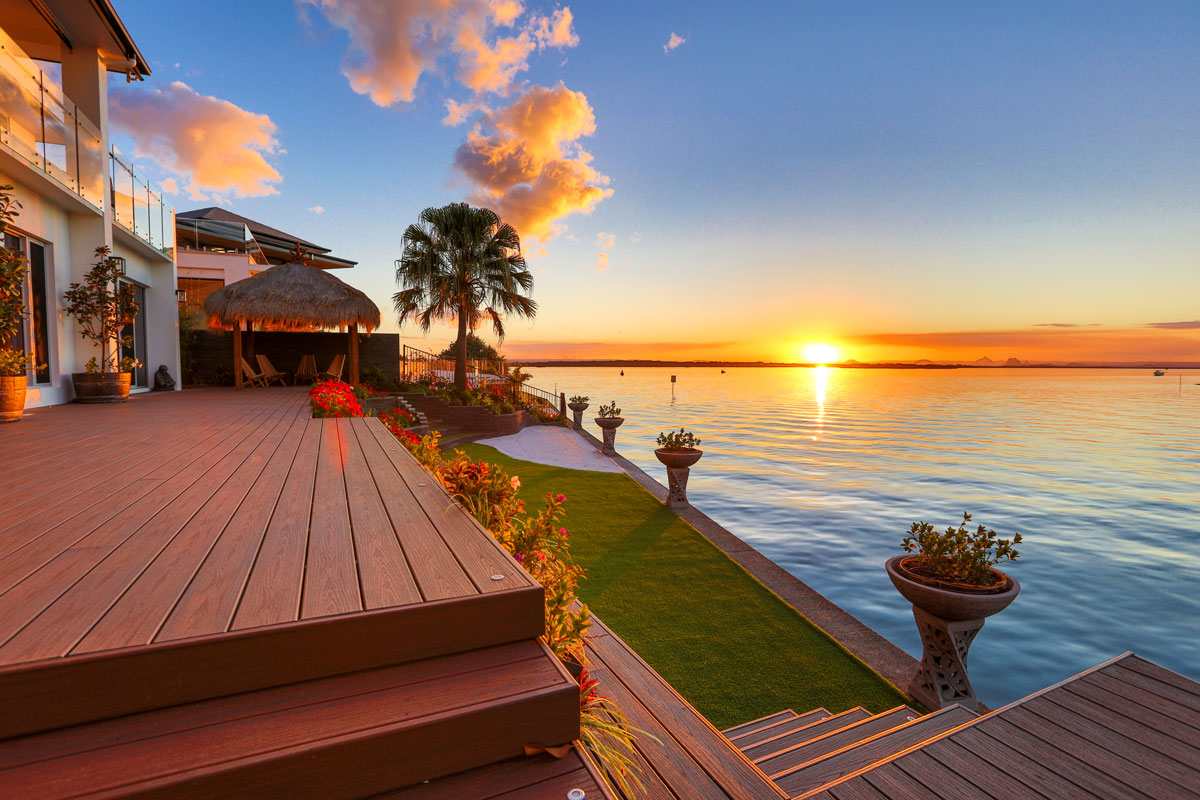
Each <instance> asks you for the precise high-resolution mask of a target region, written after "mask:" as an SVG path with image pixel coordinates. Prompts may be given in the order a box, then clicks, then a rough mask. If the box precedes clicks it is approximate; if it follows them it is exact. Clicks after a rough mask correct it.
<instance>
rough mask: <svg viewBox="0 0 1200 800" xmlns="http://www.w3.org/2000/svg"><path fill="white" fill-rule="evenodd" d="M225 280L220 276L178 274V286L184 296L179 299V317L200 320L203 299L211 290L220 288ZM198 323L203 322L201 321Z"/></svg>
mask: <svg viewBox="0 0 1200 800" xmlns="http://www.w3.org/2000/svg"><path fill="white" fill-rule="evenodd" d="M224 285H225V281H223V280H221V279H220V278H185V277H183V276H180V278H179V288H180V289H182V290H183V292H184V297H183V299H181V300H180V301H179V318H180V319H187V318H191V319H194V320H200V321H202V320H203V319H204V300H205V298H206V297H208V296H209V295H210V294H212V293H213V292H215V291H217V290H218V289H220V288H222V287H223V286H224ZM200 324H203V323H202V322H201V323H200Z"/></svg>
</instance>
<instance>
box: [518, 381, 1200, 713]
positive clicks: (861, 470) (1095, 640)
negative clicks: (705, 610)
mask: <svg viewBox="0 0 1200 800" xmlns="http://www.w3.org/2000/svg"><path fill="white" fill-rule="evenodd" d="M530 371H531V372H533V373H534V377H533V379H532V380H531V383H532V384H533V385H535V386H539V387H542V388H546V389H553V388H555V387H557V388H558V390H559V391H565V392H566V393H567V395H568V396H570V395H572V394H585V395H589V396H590V397H591V398H592V400H591V402H592V408H590V409H588V412H587V416H586V417H585V419H586V420H587V425H588V429H589V430H591V431H592V432H593V433H595V434H596V435H597V436H599V434H600V432H599V430H598V429H597V428H596V427H595V425H594V423H592V421H591V418H592V416H594V413H593V412H594V411H595V410H596V408H597V407H598V405H599V404H600V403H601V402H607V401H609V400H610V399H616V401H617V404H618V405H619V406H620V407H621V408H622V409H623V411H624V416H625V419H626V422H625V424H624V425H623V426H622V427H621V428H620V430H619V431H618V434H617V449H618V450H619V451H620V452H621V453H622V454H623V455H625V456H626V457H628V458H629V459H630V460H632V461H633V462H634V463H636V464H637V465H638V466H640V467H641V468H643V469H645V470H646V471H647V472H649V473H651V474H652V475H655V476H656V477H658V478H659V480H660V481H661V482H662V483H666V473H665V469H664V468H663V467H662V465H660V464H659V463H658V461H657V460H655V458H654V454H653V449H654V447H655V444H654V439H655V437H656V436H657V435H658V433H659V431H662V430H667V429H670V428H679V427H680V426H683V427H686V428H688V429H690V430H692V431H694V432H695V433H696V435H698V436H699V437H701V438H702V439H703V440H704V443H703V445H702V449H703V450H704V453H705V454H704V459H703V460H702V461H701V462H700V463H699V465H698V466H697V467H695V468H693V470H692V476H691V479H690V484H689V487H688V494H689V497H690V498H691V500H692V502H693V503H694V504H695V505H696V506H697V507H699V508H700V509H702V510H703V511H705V512H706V513H707V514H709V515H710V516H711V517H713V518H714V519H716V520H717V521H718V522H720V523H721V524H722V525H724V526H725V527H727V528H728V529H729V530H731V531H733V532H734V533H736V534H737V535H738V536H740V537H742V538H743V539H745V540H746V541H748V542H750V543H751V544H753V545H754V546H755V547H757V548H758V549H759V550H761V551H762V552H763V553H765V554H766V555H767V556H768V557H770V558H771V559H773V560H774V561H775V562H777V563H778V564H780V565H782V566H783V567H784V568H785V569H787V570H789V571H790V572H791V573H792V574H794V575H796V576H797V577H798V578H800V579H801V580H803V581H805V582H806V583H808V584H810V585H811V586H813V587H814V588H816V589H817V590H818V591H820V592H822V593H823V594H824V595H825V596H826V597H828V598H830V599H831V600H833V601H834V602H835V603H837V604H838V605H840V606H842V607H843V608H845V609H847V610H848V611H850V612H851V613H852V614H854V615H855V616H856V617H858V618H859V619H861V620H862V621H863V622H865V623H866V624H867V625H869V626H871V627H872V628H874V629H875V630H877V631H879V632H880V633H882V634H883V635H884V636H886V637H888V638H889V639H891V640H892V641H893V642H895V643H896V644H898V645H899V646H901V647H903V648H904V649H905V650H907V651H908V652H910V653H912V654H914V655H919V654H920V640H919V639H918V637H917V633H916V628H915V626H914V623H913V619H912V616H911V613H910V611H909V606H907V604H905V603H904V601H903V600H902V599H901V598H900V596H899V595H898V594H897V593H896V591H895V589H894V588H893V587H892V585H891V583H890V582H889V581H888V579H887V576H886V574H885V573H884V571H883V562H884V561H885V560H886V559H887V558H888V557H889V556H891V555H894V554H896V553H898V552H900V540H901V539H902V538H903V536H904V534H905V532H906V531H907V529H908V526H909V524H910V523H911V522H913V521H914V520H926V521H929V522H933V523H935V524H936V525H937V526H938V527H939V528H942V527H945V526H946V525H947V524H949V523H952V522H954V523H956V522H957V521H958V520H960V519H961V515H962V512H963V511H970V512H972V514H973V515H974V521H975V522H976V523H980V522H982V523H984V524H986V525H988V527H991V528H995V529H996V530H997V531H998V532H999V533H1000V534H1001V535H1002V536H1004V535H1008V534H1011V533H1013V532H1014V531H1020V532H1021V533H1022V534H1023V535H1024V536H1025V537H1026V541H1025V543H1024V545H1023V546H1022V547H1021V548H1020V550H1021V552H1022V558H1021V560H1020V561H1018V562H1016V563H1015V564H1010V565H1008V566H1007V567H1005V569H1007V570H1009V571H1010V572H1011V573H1012V575H1013V576H1014V577H1016V578H1017V579H1018V580H1019V581H1020V582H1021V584H1022V592H1021V595H1020V597H1018V598H1017V600H1016V602H1015V603H1014V604H1013V605H1012V606H1010V607H1009V608H1008V610H1006V611H1005V612H1004V613H1002V614H1000V615H999V616H997V617H993V618H992V619H991V620H989V622H988V623H987V626H986V627H985V628H984V630H983V631H982V632H981V633H980V635H979V638H978V639H977V640H976V642H975V644H974V646H973V647H972V650H971V677H972V682H973V683H974V684H975V687H976V691H978V692H979V694H980V697H981V698H982V699H983V700H984V702H986V703H988V704H990V705H993V706H996V705H999V704H1001V703H1006V702H1009V701H1011V700H1015V699H1017V698H1018V697H1020V696H1023V695H1025V694H1028V693H1029V692H1032V691H1035V690H1037V689H1040V688H1042V687H1044V686H1046V685H1048V684H1050V683H1053V682H1055V681H1058V680H1061V679H1063V678H1065V677H1067V676H1069V675H1071V674H1074V673H1075V672H1077V671H1079V670H1081V669H1085V668H1087V667H1090V666H1092V665H1094V664H1097V663H1099V662H1100V661H1103V660H1105V659H1107V658H1110V657H1112V656H1114V655H1117V654H1118V653H1121V652H1124V651H1125V650H1133V651H1135V652H1137V653H1138V654H1140V655H1142V656H1145V657H1147V658H1150V659H1153V660H1155V661H1158V662H1160V663H1162V664H1164V665H1165V666H1168V667H1170V668H1172V669H1175V670H1178V671H1180V672H1183V673H1184V674H1187V675H1189V676H1191V677H1193V678H1198V679H1200V386H1196V385H1195V384H1196V383H1197V382H1200V376H1187V377H1185V378H1184V383H1183V388H1182V396H1180V389H1179V384H1178V378H1177V377H1163V378H1155V377H1153V376H1152V375H1151V374H1150V372H1149V371H1148V370H1137V371H1132V370H1130V371H1126V370H1120V371H1116V370H1021V369H1017V370H1006V369H995V370H985V369H972V370H945V371H942V370H853V369H846V370H840V369H783V368H779V369H749V368H747V369H728V370H727V373H726V374H724V375H722V374H721V373H720V370H719V369H715V368H688V369H684V368H673V369H670V368H635V369H626V370H625V376H624V377H620V376H619V375H618V370H617V369H609V368H578V367H577V368H541V369H532V370H530ZM671 374H676V375H678V383H677V384H676V385H675V396H674V398H672V396H671V384H670V375H671Z"/></svg>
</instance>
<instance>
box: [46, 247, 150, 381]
mask: <svg viewBox="0 0 1200 800" xmlns="http://www.w3.org/2000/svg"><path fill="white" fill-rule="evenodd" d="M95 255H96V263H95V264H93V265H92V268H91V269H90V270H89V271H88V273H87V275H85V276H84V279H83V283H72V284H71V288H70V289H68V290H67V291H65V292H63V300H64V301H65V302H66V310H67V313H68V314H69V315H70V316H71V317H72V318H73V319H74V320H75V323H76V324H77V325H78V326H79V334H80V336H82V337H83V338H84V339H89V340H91V341H92V342H93V343H94V344H95V345H96V346H97V347H98V348H100V357H99V359H97V358H94V357H93V358H92V359H91V360H90V361H89V362H88V363H87V366H86V368H85V369H86V371H85V372H75V373H72V374H71V380H72V382H73V383H74V384H75V402H77V403H121V402H124V401H125V400H127V399H129V381H130V378H131V373H132V372H133V369H134V367H139V366H141V363H140V362H139V361H137V359H135V358H132V357H130V356H125V357H124V358H121V357H120V353H121V348H122V347H131V346H132V345H133V342H132V338H133V337H131V336H122V335H121V329H122V328H124V327H125V326H126V325H129V324H131V323H132V322H133V321H134V320H135V319H137V315H138V312H139V311H140V310H141V309H139V308H138V304H137V300H135V299H134V291H133V287H132V286H129V285H122V284H121V282H120V277H121V260H120V259H118V258H114V257H113V255H112V252H111V251H110V250H109V249H108V247H105V246H101V247H97V248H96V253H95Z"/></svg>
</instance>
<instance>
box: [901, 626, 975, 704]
mask: <svg viewBox="0 0 1200 800" xmlns="http://www.w3.org/2000/svg"><path fill="white" fill-rule="evenodd" d="M913 618H914V619H915V620H916V621H917V630H918V631H920V633H921V643H922V644H923V645H924V647H925V652H924V653H923V654H922V655H921V665H920V666H919V667H918V668H917V674H916V675H914V676H913V679H912V683H910V684H909V685H908V693H909V694H910V695H911V696H912V697H913V698H914V699H915V700H917V701H919V702H920V703H921V704H922V705H924V706H925V707H926V708H930V709H938V708H945V707H946V706H949V705H952V704H954V703H957V704H958V705H960V706H962V707H963V708H965V709H967V710H968V711H978V710H979V698H977V697H976V696H975V690H974V689H972V688H971V681H970V680H969V679H968V678H967V651H968V650H969V649H970V648H971V642H973V641H974V640H975V636H976V634H978V633H979V631H980V630H982V629H983V623H984V620H983V619H982V618H981V619H967V620H951V619H943V618H941V617H937V616H934V615H933V614H930V613H929V612H927V611H922V610H921V609H919V608H917V607H916V606H913Z"/></svg>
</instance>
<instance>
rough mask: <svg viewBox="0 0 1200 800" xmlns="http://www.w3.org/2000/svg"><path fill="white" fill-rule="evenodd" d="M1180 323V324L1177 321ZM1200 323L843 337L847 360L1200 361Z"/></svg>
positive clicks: (879, 334) (840, 341)
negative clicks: (1190, 324) (1192, 325)
mask: <svg viewBox="0 0 1200 800" xmlns="http://www.w3.org/2000/svg"><path fill="white" fill-rule="evenodd" d="M1174 324H1178V323H1174ZM1198 329H1200V325H1197V326H1196V327H1194V328H1188V327H1184V328H1168V329H1162V328H1161V326H1156V327H1154V328H1107V329H1099V330H1098V329H1096V328H1094V327H1092V326H1085V327H1080V328H1063V329H1058V328H1055V329H1051V330H1011V331H955V332H934V333H876V334H864V335H857V336H844V337H839V343H842V344H843V345H844V347H843V348H842V349H843V352H844V353H845V356H846V357H848V358H854V359H857V360H859V361H880V360H893V359H894V360H898V361H899V360H917V359H930V360H933V361H947V360H959V361H975V360H976V359H978V358H984V357H986V358H991V359H993V360H997V361H1004V360H1006V359H1009V358H1017V359H1020V360H1022V361H1068V362H1069V361H1088V362H1108V361H1112V362H1140V361H1154V360H1172V361H1200V330H1198Z"/></svg>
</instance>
